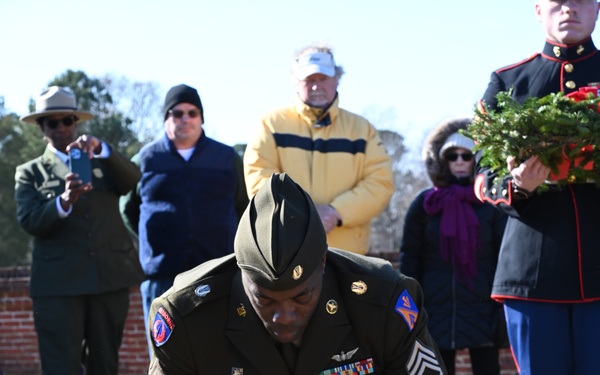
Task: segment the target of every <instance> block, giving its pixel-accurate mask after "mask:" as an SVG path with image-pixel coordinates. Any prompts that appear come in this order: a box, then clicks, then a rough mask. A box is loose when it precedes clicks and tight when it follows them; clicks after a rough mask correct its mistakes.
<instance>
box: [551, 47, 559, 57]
mask: <svg viewBox="0 0 600 375" xmlns="http://www.w3.org/2000/svg"><path fill="white" fill-rule="evenodd" d="M552 52H554V55H555V56H556V57H560V47H559V46H554V48H552Z"/></svg>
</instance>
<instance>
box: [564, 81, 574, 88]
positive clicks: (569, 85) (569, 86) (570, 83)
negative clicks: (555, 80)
mask: <svg viewBox="0 0 600 375" xmlns="http://www.w3.org/2000/svg"><path fill="white" fill-rule="evenodd" d="M565 86H567V88H569V89H574V88H575V87H577V85H576V84H575V82H573V81H567V83H565Z"/></svg>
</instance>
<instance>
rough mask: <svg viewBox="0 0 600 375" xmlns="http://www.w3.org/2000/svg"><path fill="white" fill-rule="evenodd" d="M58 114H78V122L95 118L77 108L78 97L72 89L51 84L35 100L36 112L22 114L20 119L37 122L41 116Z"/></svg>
mask: <svg viewBox="0 0 600 375" xmlns="http://www.w3.org/2000/svg"><path fill="white" fill-rule="evenodd" d="M57 114H66V115H73V116H76V117H77V118H78V120H77V122H82V121H87V120H90V119H92V118H94V115H93V114H92V113H91V112H88V111H80V110H79V109H78V108H77V99H76V98H75V94H73V92H71V90H69V89H67V88H64V87H60V86H50V87H48V88H47V89H46V90H44V91H43V92H42V93H41V94H40V95H39V96H38V97H37V99H36V100H35V112H33V113H30V114H28V115H26V116H22V117H21V118H20V120H21V121H23V122H26V123H29V124H35V123H36V122H37V119H39V118H40V117H45V116H51V115H57Z"/></svg>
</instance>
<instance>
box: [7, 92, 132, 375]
mask: <svg viewBox="0 0 600 375" xmlns="http://www.w3.org/2000/svg"><path fill="white" fill-rule="evenodd" d="M91 118H93V115H92V114H91V113H90V112H87V111H81V110H78V109H77V104H76V99H75V95H74V94H73V93H72V92H71V91H70V90H68V89H66V88H63V87H58V86H52V87H50V88H48V89H47V90H45V91H44V92H42V93H41V94H40V96H39V97H38V98H37V100H36V111H35V112H33V113H31V114H29V115H27V116H23V117H21V121H23V122H26V123H32V124H38V125H39V127H40V129H41V131H42V133H43V134H44V138H45V139H46V140H47V141H48V146H47V147H46V150H45V151H44V153H43V155H42V156H40V157H38V158H36V159H33V160H31V161H29V162H27V163H25V164H23V165H20V166H18V167H17V169H16V174H15V180H16V186H15V200H16V205H17V219H18V220H19V223H20V224H21V226H22V227H23V229H24V230H25V231H26V232H27V233H29V234H30V235H32V236H33V254H32V264H31V284H30V296H31V298H32V300H33V317H34V324H35V329H36V332H37V336H38V342H39V352H40V359H41V365H42V374H77V373H79V371H80V369H81V366H82V362H83V366H84V368H85V371H86V373H89V374H105V375H115V374H117V373H118V363H119V358H118V353H119V346H120V344H121V339H122V337H123V330H124V328H125V320H126V318H127V311H128V309H129V288H130V287H131V286H133V285H137V284H139V283H140V282H141V281H142V280H143V273H142V270H141V267H140V264H139V262H138V259H137V252H136V250H135V248H134V247H133V243H132V242H131V237H130V236H129V233H128V232H127V229H126V228H125V226H124V225H123V221H122V220H121V217H120V215H119V197H120V196H121V195H123V194H125V193H127V192H128V191H129V190H131V189H132V188H133V187H134V186H135V184H136V183H137V182H138V180H139V179H140V172H139V170H138V168H137V167H136V165H135V164H133V163H131V162H130V161H129V160H127V158H125V157H123V156H122V155H121V154H119V152H117V151H116V150H115V149H114V148H112V147H111V146H110V145H108V144H106V143H105V142H103V141H102V140H100V139H98V138H97V137H95V136H92V135H89V134H84V135H81V136H78V135H77V126H78V124H79V123H80V122H82V121H86V120H89V119H91ZM72 148H79V149H80V150H81V153H83V157H86V158H90V159H91V160H90V164H91V175H92V177H91V182H88V183H85V184H84V183H83V182H82V180H81V178H80V176H79V175H77V174H76V173H72V172H69V167H68V165H67V164H68V162H69V159H68V156H67V153H68V150H70V149H72Z"/></svg>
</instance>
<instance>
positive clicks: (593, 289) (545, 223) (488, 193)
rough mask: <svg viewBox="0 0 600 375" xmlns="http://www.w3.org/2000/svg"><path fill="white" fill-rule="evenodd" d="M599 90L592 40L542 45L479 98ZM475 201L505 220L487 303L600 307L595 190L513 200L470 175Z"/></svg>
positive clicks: (599, 60)
mask: <svg viewBox="0 0 600 375" xmlns="http://www.w3.org/2000/svg"><path fill="white" fill-rule="evenodd" d="M599 82H600V53H598V50H597V49H596V47H595V46H594V43H593V42H592V40H591V39H586V40H584V41H582V42H581V43H578V44H575V45H569V46H566V45H560V44H555V43H551V42H549V41H547V42H546V45H545V47H544V50H543V52H542V53H541V54H536V55H534V56H532V57H530V58H529V59H527V60H524V61H522V62H520V63H518V64H515V65H512V66H509V67H506V68H503V69H500V70H498V71H496V72H494V73H492V77H491V82H490V83H489V86H488V89H487V91H486V92H485V95H484V96H483V101H485V102H486V103H487V104H488V105H490V106H491V108H495V106H496V100H495V96H496V94H497V93H498V92H500V91H507V90H509V89H510V88H513V89H514V91H513V94H512V95H513V97H514V98H515V99H517V100H518V101H520V102H522V101H524V100H525V99H526V98H527V97H529V96H532V97H542V96H545V95H548V94H550V93H553V92H559V91H562V92H564V93H570V92H573V91H577V90H578V89H579V88H581V87H584V86H595V85H598V84H599ZM476 175H477V177H476V182H475V186H476V188H475V189H476V193H477V194H478V196H480V198H482V199H484V200H485V201H488V202H491V203H492V204H494V205H496V206H497V207H499V208H501V209H502V210H504V211H505V212H507V213H508V214H509V215H510V217H509V219H508V222H507V226H506V231H505V236H504V240H503V243H502V247H501V251H500V258H499V261H498V267H497V270H496V276H495V280H494V287H493V291H492V296H493V297H494V298H496V299H498V300H502V299H504V298H518V299H528V300H533V301H544V302H547V301H553V302H586V301H594V300H600V251H598V247H599V246H600V189H598V187H597V186H596V185H595V184H569V185H567V186H565V187H563V188H558V187H556V186H550V191H546V192H543V193H541V194H537V193H535V194H533V195H532V196H531V197H529V198H527V199H521V200H519V199H518V197H514V196H513V194H512V189H511V183H510V178H505V179H504V180H501V181H498V182H496V183H494V179H495V177H496V174H495V173H494V171H492V170H490V169H489V168H487V167H486V168H483V167H481V166H478V167H476Z"/></svg>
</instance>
